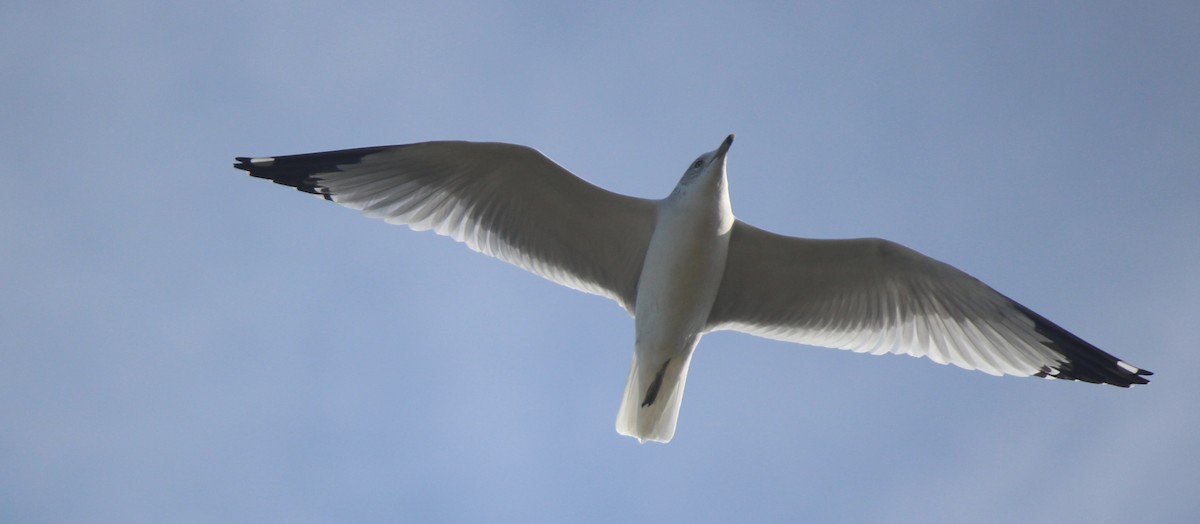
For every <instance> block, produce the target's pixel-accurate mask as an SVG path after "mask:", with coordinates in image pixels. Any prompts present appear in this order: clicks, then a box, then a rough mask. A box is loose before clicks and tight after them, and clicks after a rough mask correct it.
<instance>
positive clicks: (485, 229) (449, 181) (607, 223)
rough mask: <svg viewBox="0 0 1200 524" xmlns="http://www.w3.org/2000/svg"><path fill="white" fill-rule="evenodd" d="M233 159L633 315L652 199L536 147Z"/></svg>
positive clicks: (407, 148)
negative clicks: (596, 181) (594, 179)
mask: <svg viewBox="0 0 1200 524" xmlns="http://www.w3.org/2000/svg"><path fill="white" fill-rule="evenodd" d="M237 162H238V163H237V164H234V167H236V168H238V169H241V170H244V171H247V172H249V173H250V175H252V176H255V177H259V178H265V179H268V180H272V181H274V182H276V183H279V184H283V185H287V186H291V187H295V188H296V189H299V190H301V191H305V192H308V193H313V194H316V195H320V196H322V197H323V198H325V199H327V200H332V201H334V202H336V203H338V204H342V205H344V206H346V207H350V208H353V209H357V210H359V211H361V212H362V213H363V214H365V215H367V216H370V217H375V218H382V219H384V220H386V221H387V222H389V223H392V224H403V225H407V226H409V227H410V228H412V229H414V230H418V231H421V230H433V231H435V232H436V233H438V234H439V235H446V236H449V237H451V238H453V239H455V240H457V241H459V242H463V243H465V244H466V245H467V246H468V247H470V248H471V249H474V250H476V251H480V252H482V253H485V254H487V255H490V256H493V257H496V258H499V259H501V260H504V261H506V262H509V263H512V264H515V265H517V266H519V267H522V268H524V269H526V270H529V271H531V272H533V273H536V274H538V275H541V276H543V277H545V278H548V279H550V280H553V281H555V282H558V283H560V284H563V285H565V286H568V287H571V288H574V289H578V290H581V291H586V292H589V293H594V294H597V295H601V296H606V297H609V298H612V299H613V300H616V301H617V302H618V303H620V304H621V305H622V306H624V307H625V308H626V309H627V310H628V311H630V312H632V311H633V304H634V301H635V300H636V292H637V281H638V277H639V276H640V274H641V267H642V262H643V260H644V259H645V254H646V247H647V245H648V244H649V242H650V235H651V233H652V232H653V229H654V220H655V212H656V211H655V209H656V206H655V202H654V201H651V200H646V199H640V198H633V197H628V196H624V195H619V194H616V193H612V192H609V191H606V190H604V189H601V188H599V187H596V186H594V185H592V184H589V183H587V182H585V181H584V180H582V179H580V178H578V177H576V176H575V175H573V174H571V173H570V172H569V171H567V170H566V169H563V168H562V167H560V166H559V165H558V164H555V163H554V162H553V161H551V160H550V159H549V158H547V157H545V156H544V155H542V154H541V153H539V152H538V151H536V150H534V149H532V148H528V147H525V146H518V145H512V144H501V143H477V142H424V143H418V144H407V145H398V146H382V147H368V148H359V149H346V150H340V151H328V152H323V153H309V154H303V155H291V156H279V157H266V158H246V157H239V158H237Z"/></svg>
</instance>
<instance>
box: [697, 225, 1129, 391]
mask: <svg viewBox="0 0 1200 524" xmlns="http://www.w3.org/2000/svg"><path fill="white" fill-rule="evenodd" d="M708 329H709V330H721V329H730V330H736V331H742V332H746V333H751V334H754V335H758V336H762V337H767V338H773V339H778V340H786V341H791V342H799V343H803V344H810V345H816V346H825V347H833V348H840V349H850V350H853V351H857V352H863V353H871V354H884V353H896V354H906V355H912V356H917V357H928V358H929V359H931V360H933V361H935V362H938V363H941V364H954V365H956V366H958V367H962V368H966V369H976V370H980V371H983V372H986V373H990V374H993V375H1017V376H1044V377H1053V378H1060V379H1069V380H1082V381H1086V382H1094V383H1105V384H1113V385H1117V386H1122V387H1127V386H1130V385H1133V384H1145V383H1147V382H1148V381H1147V379H1146V378H1144V377H1145V376H1146V375H1150V374H1151V373H1150V372H1149V371H1146V370H1143V369H1139V368H1137V367H1134V366H1131V365H1129V364H1127V363H1125V362H1123V361H1121V360H1119V359H1117V358H1116V357H1114V356H1112V355H1110V354H1108V353H1105V352H1104V351H1102V350H1100V349H1099V348H1097V347H1095V346H1093V345H1091V344H1089V343H1087V342H1086V341H1084V340H1082V339H1080V338H1079V337H1077V336H1075V335H1073V334H1071V333H1070V332H1068V331H1066V330H1064V329H1063V328H1061V327H1059V326H1058V325H1056V324H1054V323H1052V322H1050V321H1049V320H1047V319H1046V318H1044V317H1042V316H1041V315H1038V314H1037V313H1034V312H1033V311H1031V310H1029V309H1028V308H1026V307H1024V306H1022V305H1020V304H1018V303H1016V302H1015V301H1013V300H1011V299H1009V298H1008V297H1005V296H1004V295H1002V294H1000V293H998V292H996V291H995V290H993V289H992V288H990V287H988V286H987V285H986V284H984V283H982V282H980V281H979V280H978V279H976V278H974V277H972V276H970V275H968V274H966V273H964V272H962V271H959V270H958V269H955V268H954V267H952V266H950V265H948V264H945V263H942V262H939V261H937V260H934V259H932V258H929V257H926V256H924V255H922V254H920V253H918V252H916V251H913V250H911V249H909V248H906V247H904V246H901V245H899V244H896V243H894V242H889V241H886V240H880V239H851V240H810V239H802V238H795V237H788V236H783V235H777V234H774V233H770V232H767V231H763V230H761V229H758V228H755V227H753V226H750V225H748V224H745V223H743V222H741V221H738V222H737V223H736V224H735V225H734V229H733V232H732V237H731V238H730V244H729V257H728V261H727V263H726V269H725V275H724V280H723V281H722V283H721V287H720V291H719V292H718V295H717V299H716V303H715V304H714V305H713V310H712V312H711V314H710V316H709V322H708Z"/></svg>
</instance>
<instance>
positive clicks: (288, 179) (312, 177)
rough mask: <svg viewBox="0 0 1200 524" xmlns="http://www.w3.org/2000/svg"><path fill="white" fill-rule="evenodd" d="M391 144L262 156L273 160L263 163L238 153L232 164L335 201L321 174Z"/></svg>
mask: <svg viewBox="0 0 1200 524" xmlns="http://www.w3.org/2000/svg"><path fill="white" fill-rule="evenodd" d="M390 147H393V146H380V147H360V148H357V149H342V150H340V151H328V152H324V153H307V154H303V155H288V156H277V157H263V158H271V161H270V162H261V163H255V162H253V160H254V158H250V157H244V156H239V157H237V159H236V160H237V162H238V163H236V164H234V165H233V167H236V168H238V169H241V170H242V171H245V172H247V173H250V176H252V177H257V178H265V179H267V180H270V181H272V182H275V183H276V184H282V185H285V186H291V187H294V188H296V189H298V190H300V191H304V192H305V193H312V194H314V195H321V196H322V197H325V200H333V198H332V195H331V193H330V192H329V188H328V187H325V186H324V185H322V183H321V182H322V177H321V175H329V174H333V173H338V172H341V171H342V169H341V166H347V165H352V164H357V163H359V162H361V161H362V159H363V157H365V156H367V155H370V154H373V153H378V152H380V151H383V150H385V149H389V148H390Z"/></svg>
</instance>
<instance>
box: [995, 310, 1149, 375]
mask: <svg viewBox="0 0 1200 524" xmlns="http://www.w3.org/2000/svg"><path fill="white" fill-rule="evenodd" d="M1014 305H1016V307H1017V309H1019V310H1020V311H1021V312H1022V313H1024V314H1025V315H1026V316H1027V317H1029V318H1030V320H1033V329H1034V330H1035V331H1037V332H1038V334H1040V335H1042V336H1043V337H1046V339H1047V342H1043V344H1045V345H1046V347H1049V348H1050V349H1053V350H1054V351H1057V352H1059V353H1060V354H1062V356H1064V357H1066V359H1067V360H1066V362H1063V363H1061V364H1059V365H1057V366H1054V369H1053V370H1051V369H1043V370H1042V371H1041V372H1040V373H1037V374H1035V376H1039V377H1052V378H1059V379H1064V380H1081V381H1083V382H1091V383H1093V384H1112V385H1114V386H1120V387H1123V388H1127V387H1129V386H1132V385H1134V384H1147V383H1149V382H1150V380H1148V379H1146V378H1145V377H1147V376H1150V375H1153V374H1154V373H1152V372H1150V371H1149V370H1145V369H1140V368H1134V369H1135V370H1136V371H1130V370H1127V369H1125V368H1122V367H1121V366H1119V365H1117V362H1123V361H1121V360H1120V359H1118V358H1117V357H1114V356H1112V355H1110V354H1108V353H1106V352H1104V350H1101V349H1100V348H1098V347H1096V346H1093V345H1091V344H1089V343H1088V342H1086V341H1084V340H1083V339H1081V338H1079V337H1077V336H1075V335H1074V334H1072V333H1071V332H1069V331H1067V330H1065V329H1063V328H1061V327H1059V325H1058V324H1055V323H1053V322H1051V321H1049V320H1046V317H1043V316H1041V315H1039V314H1037V313H1034V312H1033V311H1031V310H1030V309H1029V308H1027V307H1025V306H1022V305H1021V304H1017V303H1016V302H1014ZM1125 365H1127V366H1130V367H1134V366H1132V365H1130V364H1128V363H1125ZM1054 371H1058V372H1057V373H1054Z"/></svg>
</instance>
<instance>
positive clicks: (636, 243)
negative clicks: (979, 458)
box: [235, 135, 1151, 442]
mask: <svg viewBox="0 0 1200 524" xmlns="http://www.w3.org/2000/svg"><path fill="white" fill-rule="evenodd" d="M732 142H733V136H732V135H730V136H729V137H728V138H727V139H726V140H725V141H724V142H723V143H722V144H721V147H720V148H718V149H717V150H715V151H712V152H709V153H705V154H704V155H701V156H700V157H699V158H698V159H696V161H695V162H693V163H692V165H691V166H690V167H689V168H688V170H687V171H686V172H685V173H684V175H683V178H682V179H681V180H680V181H679V183H678V185H677V186H676V187H675V189H674V191H673V192H672V193H671V194H670V196H668V197H667V198H665V199H662V200H646V199H639V198H633V197H627V196H624V195H618V194H616V193H611V192H608V191H605V190H603V189H600V188H598V187H595V186H592V185H591V184H588V183H587V182H584V181H583V180H581V179H579V178H577V177H575V176H574V175H572V174H571V173H570V172H568V171H566V170H565V169H563V168H561V167H559V166H558V165H557V164H555V163H553V162H552V161H550V160H549V159H547V158H546V157H545V156H543V155H541V154H540V153H538V152H537V151H535V150H533V149H530V148H527V147H524V146H516V145H510V144H498V143H469V142H425V143H419V144H408V145H401V146H385V147H372V148H362V149H352V150H342V151H331V152H326V153H311V154H305V155H293V156H283V157H265V158H243V157H239V158H238V159H237V160H238V164H235V167H237V168H238V169H242V170H245V171H248V172H250V174H251V175H253V176H256V177H260V178H267V179H270V180H273V181H275V182H277V183H280V184H284V185H289V186H292V187H295V188H297V189H300V190H302V191H307V192H310V193H314V194H317V195H320V196H322V197H324V198H326V199H328V200H333V201H334V202H337V203H339V204H343V205H346V206H348V207H351V208H355V209H358V210H360V211H362V212H364V213H365V214H367V215H370V216H377V217H381V218H384V219H386V220H387V221H389V222H392V223H400V224H406V225H408V226H410V227H412V228H413V229H417V230H423V229H433V230H435V231H436V232H438V233H439V234H443V235H448V236H451V237H452V238H454V239H455V240H458V241H460V242H464V243H466V244H467V245H468V246H470V247H471V248H472V249H475V250H477V251H481V252H483V253H486V254H488V255H491V256H495V257H497V258H500V259H503V260H505V261H508V262H510V263H513V264H516V265H518V266H520V267H523V268H525V269H527V270H529V271H532V272H534V273H537V274H539V275H541V276H543V277H546V278H548V279H550V280H553V281H555V282H558V283H560V284H563V285H566V286H569V287H572V288H575V289H579V290H582V291H586V292H589V293H594V294H598V295H602V296H606V297H609V298H612V299H614V300H616V301H617V302H618V303H619V304H621V305H622V306H623V307H625V309H626V310H627V311H629V312H630V313H632V314H633V315H634V320H635V332H636V341H635V348H634V356H633V363H632V365H631V367H630V372H629V378H628V382H627V385H626V389H625V394H624V396H623V398H622V402H621V407H620V410H619V412H618V416H617V431H618V432H620V433H622V434H625V435H630V436H633V437H636V438H638V439H639V440H641V441H644V440H655V441H660V442H667V441H669V440H670V439H671V437H672V436H673V435H674V432H675V425H676V420H677V417H678V414H679V407H680V402H681V401H682V397H683V389H684V385H685V383H686V379H687V371H688V366H689V364H690V362H691V358H692V354H693V351H694V349H695V347H696V344H697V343H698V342H699V340H700V337H701V336H702V335H703V334H704V333H707V332H710V331H715V330H722V329H732V330H737V331H743V332H747V333H751V334H755V335H759V336H764V337H768V338H774V339H779V340H786V341H793V342H801V343H805V344H812V345H820V346H826V347H834V348H842V349H851V350H854V351H859V352H870V353H874V354H881V353H899V354H908V355H913V356H926V357H929V358H930V359H932V360H934V361H935V362H938V363H942V364H947V363H949V364H954V365H957V366H959V367H963V368H966V369H978V370H981V371H984V372H986V373H990V374H993V375H1003V374H1009V375H1018V376H1044V377H1052V378H1060V379H1070V380H1082V381H1087V382H1095V383H1108V384H1113V385H1117V386H1122V387H1127V386H1130V385H1133V384H1145V383H1147V382H1148V381H1147V380H1146V379H1145V378H1144V376H1146V375H1150V374H1151V373H1150V372H1149V371H1146V370H1143V369H1139V368H1137V367H1134V366H1132V365H1129V364H1127V363H1125V362H1123V361H1121V360H1118V359H1117V358H1115V357H1113V356H1112V355H1110V354H1108V353H1105V352H1104V351H1102V350H1100V349H1098V348H1096V347H1095V346H1093V345H1091V344H1089V343H1087V342H1085V341H1083V340H1082V339H1080V338H1079V337H1076V336H1075V335H1073V334H1071V333H1070V332H1067V331H1066V330H1064V329H1062V328H1061V327H1059V326H1057V325H1055V324H1054V323H1052V322H1050V321H1049V320H1047V319H1045V318H1044V317H1042V316H1040V315H1038V314H1037V313H1034V312H1033V311H1031V310H1029V309H1028V308H1026V307H1024V306H1022V305H1020V304H1018V303H1016V302H1015V301H1013V300H1011V299H1009V298H1007V297H1005V296H1004V295H1001V294H1000V293H998V292H996V291H995V290H993V289H991V288H990V287H988V286H987V285H985V284H983V283H982V282H979V281H978V280H976V279H975V278H973V277H971V276H969V275H967V274H966V273H963V272H962V271H959V270H957V269H955V268H954V267H952V266H949V265H947V264H944V263H942V262H939V261H937V260H934V259H931V258H929V257H926V256H924V255H922V254H920V253H917V252H916V251H913V250H911V249H908V248H906V247H904V246H901V245H899V244H895V243H892V242H888V241H886V240H880V239H850V240H811V239H802V238H795V237H788V236H783V235H777V234H774V233H770V232H767V231H763V230H761V229H758V228H755V227H753V226H750V225H748V224H746V223H744V222H741V221H739V220H736V219H735V218H734V215H733V212H732V208H731V205H730V200H729V192H728V180H727V177H726V169H725V157H726V154H727V153H728V151H729V147H730V145H731V144H732Z"/></svg>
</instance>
